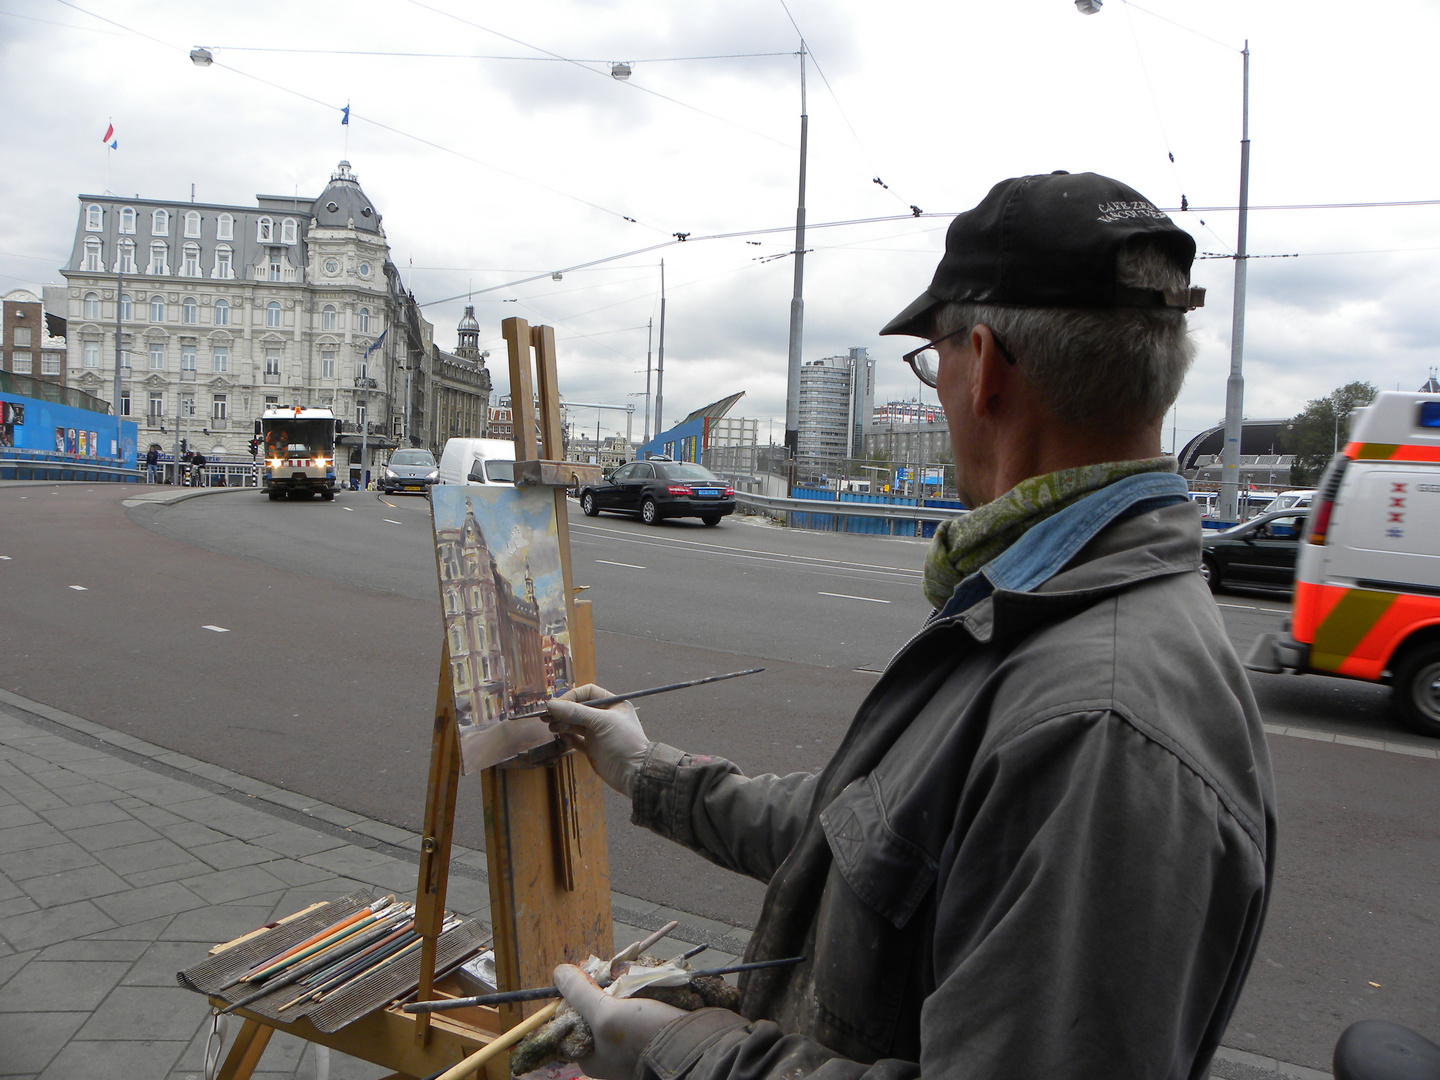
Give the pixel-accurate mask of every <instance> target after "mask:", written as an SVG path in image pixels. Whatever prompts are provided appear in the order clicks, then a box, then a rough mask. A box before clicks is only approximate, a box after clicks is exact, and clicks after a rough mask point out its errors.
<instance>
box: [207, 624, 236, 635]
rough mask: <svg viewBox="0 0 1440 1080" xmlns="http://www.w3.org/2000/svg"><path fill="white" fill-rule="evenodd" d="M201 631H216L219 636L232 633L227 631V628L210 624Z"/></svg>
mask: <svg viewBox="0 0 1440 1080" xmlns="http://www.w3.org/2000/svg"><path fill="white" fill-rule="evenodd" d="M200 629H201V630H214V631H215V633H217V634H228V633H229V632H230V631H229V630H227V629H226V628H225V627H223V626H211V625H210V624H209V623H206V624H205V625H204V626H202V627H200Z"/></svg>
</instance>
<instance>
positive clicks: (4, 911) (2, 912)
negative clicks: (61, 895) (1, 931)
mask: <svg viewBox="0 0 1440 1080" xmlns="http://www.w3.org/2000/svg"><path fill="white" fill-rule="evenodd" d="M39 910H40V905H39V904H37V903H35V901H34V900H32V899H30V897H28V896H12V897H11V898H10V899H9V900H0V919H3V918H5V917H7V916H9V915H23V914H24V913H25V912H27V911H39Z"/></svg>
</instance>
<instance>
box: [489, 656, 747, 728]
mask: <svg viewBox="0 0 1440 1080" xmlns="http://www.w3.org/2000/svg"><path fill="white" fill-rule="evenodd" d="M764 670H765V669H764V668H763V667H756V668H746V669H745V670H744V671H731V672H727V673H726V674H724V675H707V676H706V677H705V678H703V679H687V680H686V681H685V682H677V683H666V684H665V685H664V686H652V687H650V689H648V690H634V691H631V692H630V693H628V694H610V695H609V696H608V697H598V698H592V699H591V700H590V701H582V702H580V703H579V704H581V705H588V706H590V708H592V709H603V708H605V706H607V705H618V704H619V703H620V702H622V701H634V700H635V699H636V698H642V697H650V696H651V695H652V694H668V693H669V692H670V691H671V690H685V689H687V688H689V687H691V686H703V685H704V684H705V683H712V682H721V681H723V680H725V679H738V678H739V677H740V676H741V675H754V674H756V673H757V672H761V671H764ZM548 711H549V710H547V709H543V708H542V709H537V710H534V711H532V712H524V713H516V714H515V715H514V716H512V717H510V719H511V720H525V719H528V718H529V717H532V716H544V715H545V714H546V713H547V712H548Z"/></svg>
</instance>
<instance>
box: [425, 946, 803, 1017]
mask: <svg viewBox="0 0 1440 1080" xmlns="http://www.w3.org/2000/svg"><path fill="white" fill-rule="evenodd" d="M804 959H805V958H804V957H803V956H789V957H786V958H785V959H783V960H756V961H753V962H752V963H749V964H732V965H731V966H729V967H720V968H709V969H707V970H705V971H692V972H690V977H691V978H692V979H693V978H699V977H700V976H703V975H733V974H735V973H736V972H739V971H757V970H759V969H760V968H772V967H783V966H784V965H786V964H798V963H800V962H801V961H803V960H804ZM613 981H614V980H613V979H597V980H596V985H597V986H599V987H600V988H601V989H602V990H603V989H604V988H605V987H607V986H609V985H610V984H611V983H612V982H613ZM559 996H560V991H559V990H557V989H555V987H553V986H535V987H531V988H530V989H529V990H503V991H501V992H500V993H498V994H480V995H478V996H476V997H468V998H450V999H449V1000H446V1001H413V1002H411V1003H410V1004H408V1005H402V1006H401V1008H402V1009H404V1010H405V1011H406V1012H411V1013H417V1012H443V1011H445V1010H447V1009H464V1008H469V1007H470V1006H471V1005H502V1004H504V1003H506V1002H510V1001H543V1000H545V999H547V998H555V997H559Z"/></svg>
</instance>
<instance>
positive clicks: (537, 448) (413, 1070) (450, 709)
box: [211, 318, 615, 1080]
mask: <svg viewBox="0 0 1440 1080" xmlns="http://www.w3.org/2000/svg"><path fill="white" fill-rule="evenodd" d="M501 329H502V331H503V333H504V335H505V341H506V343H507V345H508V347H509V360H510V396H511V403H512V414H513V416H514V425H515V434H514V440H515V482H516V484H517V485H522V486H523V485H541V486H545V487H549V488H551V489H552V491H553V493H554V498H555V518H556V525H557V531H558V534H559V541H560V564H561V570H562V574H563V578H564V583H565V598H566V599H565V603H566V614H567V616H568V622H569V628H570V645H571V661H572V674H573V677H574V679H575V682H576V684H577V685H582V684H584V683H587V682H593V681H594V678H595V640H594V638H595V630H594V620H593V617H592V614H591V610H590V604H589V602H588V601H577V600H575V598H574V595H575V593H574V583H573V581H572V579H571V572H570V539H569V529H568V521H567V505H566V500H565V488H566V486H568V485H571V484H576V483H587V482H594V481H598V480H599V477H600V467H599V466H598V465H579V464H575V463H573V462H567V461H564V460H562V458H563V456H564V455H563V452H562V443H561V423H560V395H559V391H558V387H557V378H556V364H555V331H554V330H553V329H552V328H551V327H549V326H533V327H532V326H530V325H529V324H528V323H527V322H526V321H525V320H524V319H518V318H511V319H506V320H505V321H504V322H503V323H501ZM532 351H533V354H534V356H533V362H532V355H531V354H532ZM532 401H534V402H537V403H538V414H537V412H536V411H532V410H531V408H530V407H529V404H530V402H532ZM459 779H460V746H459V734H458V729H457V724H456V719H455V694H454V691H453V688H452V686H451V680H450V651H449V644H448V642H447V643H446V645H445V647H444V648H443V649H442V653H441V658H440V677H439V680H438V683H437V687H436V694H435V722H434V727H433V730H432V732H431V739H430V776H429V781H428V784H427V786H426V795H425V819H424V831H423V834H422V839H421V851H420V873H419V880H418V883H417V886H416V892H415V904H416V913H415V925H416V928H417V929H418V930H419V931H420V932H421V934H422V939H423V944H422V946H421V961H420V989H419V994H418V1000H422V1001H424V1000H429V999H432V998H436V997H447V996H452V997H453V996H463V995H462V993H461V992H459V991H458V990H456V989H455V988H453V987H452V988H447V987H445V986H444V985H443V984H442V985H439V986H437V985H435V950H436V941H437V939H438V937H439V933H440V926H441V922H442V920H443V919H444V914H445V891H446V886H447V885H448V882H449V876H450V850H451V843H452V838H453V834H454V825H455V796H456V791H457V788H458V785H459ZM481 784H482V791H483V797H484V807H485V856H486V866H487V868H488V870H489V876H490V923H491V928H492V930H493V933H494V949H495V970H496V975H497V979H498V982H499V988H500V989H502V990H512V989H520V988H522V987H526V986H543V985H545V984H547V983H549V982H550V981H551V973H552V971H553V969H554V967H555V965H556V964H559V963H562V962H565V961H577V960H583V959H584V958H585V957H586V956H587V955H589V954H591V953H593V954H595V955H596V956H609V955H611V954H612V953H613V952H614V951H615V949H614V941H613V937H614V933H613V927H612V923H611V915H610V870H609V861H608V852H607V848H606V840H605V806H604V788H603V785H602V784H601V782H600V779H599V778H598V777H597V776H596V775H595V773H594V770H593V769H591V767H590V763H589V761H588V760H587V759H586V758H585V757H584V756H583V755H576V754H568V755H564V756H560V757H555V756H553V755H546V754H544V753H541V754H531V755H526V756H524V757H522V758H521V759H517V760H516V761H513V762H505V763H503V764H502V765H499V766H496V767H494V768H490V769H486V770H485V771H484V772H483V773H482V774H481ZM211 1000H212V1002H214V1003H216V1004H217V1005H223V1004H224V1003H223V1002H222V1001H220V1000H219V999H215V998H212V999H211ZM543 1007H544V1003H543V1002H528V1003H524V1004H515V1005H506V1006H502V1007H501V1008H500V1009H499V1010H496V1009H493V1008H469V1009H457V1010H452V1011H448V1012H443V1013H416V1014H411V1013H405V1012H401V1011H400V1010H399V1009H397V1008H390V1007H386V1008H381V1009H377V1010H376V1011H375V1012H372V1013H369V1014H367V1015H366V1016H363V1017H361V1018H360V1019H359V1020H356V1021H355V1022H354V1023H351V1024H348V1025H347V1026H346V1027H344V1028H342V1029H340V1030H339V1031H336V1032H333V1033H328V1034H327V1033H324V1032H320V1031H318V1030H317V1029H316V1028H315V1027H314V1026H313V1025H312V1024H310V1023H309V1022H308V1021H306V1020H303V1019H302V1020H300V1021H298V1022H296V1023H289V1024H287V1023H281V1022H277V1021H272V1020H268V1019H265V1018H264V1017H260V1016H257V1015H256V1014H254V1013H250V1012H248V1011H247V1010H245V1009H238V1010H236V1014H237V1015H239V1016H242V1017H244V1018H245V1023H244V1025H243V1027H242V1028H241V1031H240V1034H239V1035H238V1036H237V1037H236V1040H235V1043H234V1045H233V1046H232V1047H231V1049H230V1053H229V1054H228V1055H227V1056H226V1059H225V1062H224V1065H223V1066H222V1067H221V1070H220V1073H219V1077H220V1080H248V1078H249V1077H250V1075H251V1073H252V1072H254V1070H255V1067H256V1065H257V1064H258V1063H259V1061H260V1056H261V1054H262V1053H263V1052H264V1050H265V1046H266V1044H267V1043H268V1042H269V1040H270V1036H271V1035H272V1034H274V1032H275V1031H286V1032H289V1033H290V1034H293V1035H297V1036H299V1037H300V1038H302V1039H305V1040H307V1041H309V1042H314V1043H319V1044H321V1045H324V1046H329V1047H331V1048H332V1049H336V1050H339V1051H341V1052H342V1053H346V1054H350V1055H351V1056H353V1057H358V1058H361V1059H363V1060H365V1061H369V1062H372V1063H373V1064H376V1065H380V1066H382V1067H384V1068H388V1069H393V1070H395V1071H394V1072H393V1073H392V1074H391V1076H390V1077H387V1078H386V1080H411V1078H418V1077H424V1076H430V1075H432V1074H434V1073H436V1072H439V1071H441V1070H443V1069H447V1068H449V1067H450V1066H453V1065H455V1064H456V1063H457V1062H459V1061H460V1060H462V1059H463V1058H465V1057H466V1056H468V1055H469V1054H470V1053H472V1052H474V1051H475V1050H478V1049H479V1048H480V1047H483V1046H485V1045H487V1044H488V1043H490V1042H491V1041H492V1040H494V1039H495V1038H496V1037H498V1036H499V1035H500V1034H502V1033H503V1032H505V1031H507V1030H508V1029H510V1028H512V1027H514V1026H515V1025H516V1024H517V1023H519V1022H520V1021H521V1020H522V1019H523V1018H524V1017H525V1016H527V1015H530V1014H532V1013H534V1012H537V1011H538V1010H539V1009H541V1008H543ZM483 1068H484V1075H485V1076H486V1078H487V1080H508V1077H509V1065H508V1058H507V1056H506V1055H505V1054H500V1055H499V1056H498V1057H496V1058H494V1059H492V1060H491V1061H490V1062H488V1063H487V1064H486V1065H485V1066H484V1067H483Z"/></svg>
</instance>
